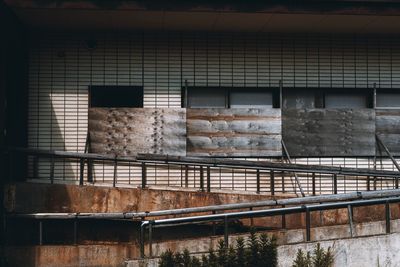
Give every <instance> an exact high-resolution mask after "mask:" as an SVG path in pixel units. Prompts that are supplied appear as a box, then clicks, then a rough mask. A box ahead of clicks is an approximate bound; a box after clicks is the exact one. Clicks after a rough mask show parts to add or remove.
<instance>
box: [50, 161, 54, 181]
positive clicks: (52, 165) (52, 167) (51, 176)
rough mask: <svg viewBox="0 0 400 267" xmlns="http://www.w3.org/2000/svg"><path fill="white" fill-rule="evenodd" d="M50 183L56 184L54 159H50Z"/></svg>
mask: <svg viewBox="0 0 400 267" xmlns="http://www.w3.org/2000/svg"><path fill="white" fill-rule="evenodd" d="M50 183H51V184H54V157H53V156H52V157H51V158H50Z"/></svg>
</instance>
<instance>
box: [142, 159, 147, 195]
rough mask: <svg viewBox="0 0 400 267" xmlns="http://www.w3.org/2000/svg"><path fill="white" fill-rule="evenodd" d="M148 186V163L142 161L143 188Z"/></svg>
mask: <svg viewBox="0 0 400 267" xmlns="http://www.w3.org/2000/svg"><path fill="white" fill-rule="evenodd" d="M146 186H147V171H146V163H145V162H142V189H145V188H146Z"/></svg>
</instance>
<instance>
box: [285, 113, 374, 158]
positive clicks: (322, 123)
mask: <svg viewBox="0 0 400 267" xmlns="http://www.w3.org/2000/svg"><path fill="white" fill-rule="evenodd" d="M282 136H283V137H282V138H283V140H284V141H285V144H286V146H287V149H288V151H289V154H290V155H291V156H372V155H374V154H375V110H373V109H359V110H354V109H288V110H284V111H283V115H282Z"/></svg>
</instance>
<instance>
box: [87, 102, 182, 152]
mask: <svg viewBox="0 0 400 267" xmlns="http://www.w3.org/2000/svg"><path fill="white" fill-rule="evenodd" d="M185 120H186V111H185V109H181V108H158V109H154V108H90V109H89V132H90V140H91V148H92V152H94V153H105V154H117V155H136V154H138V153H157V154H168V155H179V156H183V155H185V154H186V125H185Z"/></svg>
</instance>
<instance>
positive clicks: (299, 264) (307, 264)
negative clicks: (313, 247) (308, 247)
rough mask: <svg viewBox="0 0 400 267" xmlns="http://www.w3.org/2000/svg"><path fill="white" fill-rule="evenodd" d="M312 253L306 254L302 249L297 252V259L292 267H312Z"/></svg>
mask: <svg viewBox="0 0 400 267" xmlns="http://www.w3.org/2000/svg"><path fill="white" fill-rule="evenodd" d="M311 266H312V265H311V255H310V252H307V253H304V252H303V250H302V249H299V250H297V254H296V259H295V260H294V262H293V265H292V267H311Z"/></svg>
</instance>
